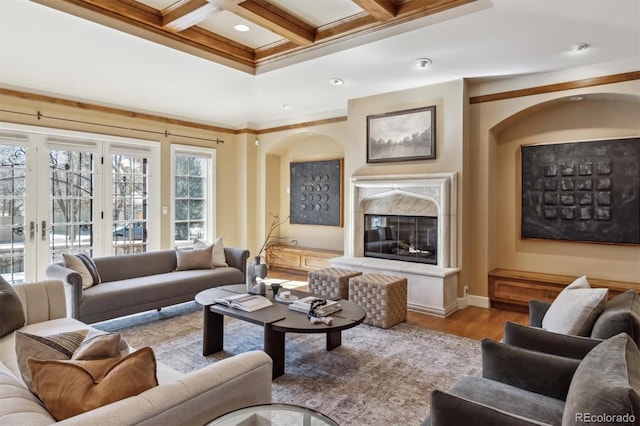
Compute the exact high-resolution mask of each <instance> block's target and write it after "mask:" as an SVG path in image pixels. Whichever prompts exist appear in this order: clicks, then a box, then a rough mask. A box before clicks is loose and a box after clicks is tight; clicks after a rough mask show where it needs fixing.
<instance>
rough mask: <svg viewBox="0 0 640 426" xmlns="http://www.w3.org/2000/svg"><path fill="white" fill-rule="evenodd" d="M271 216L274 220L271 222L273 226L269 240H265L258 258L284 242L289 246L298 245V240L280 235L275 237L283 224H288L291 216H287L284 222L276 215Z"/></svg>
mask: <svg viewBox="0 0 640 426" xmlns="http://www.w3.org/2000/svg"><path fill="white" fill-rule="evenodd" d="M269 216H271V217H272V218H273V220H272V221H271V226H270V227H269V233H268V234H267V238H265V240H264V243H263V244H262V247H260V251H258V256H261V255H262V253H263V252H264V251H265V250H266V249H267V248H269V247H271V246H275V245H279V244H281V243H282V242H284V241H287V243H288V244H289V245H294V246H297V245H298V240H292V239H289V237H283V236H280V235H277V236H276V235H273V233H274V232H275V231H276V230H277V229H278V228H280V226H282V224H284V223H286V222H287V221H288V220H289V217H290V216H287V217H286V218H285V219H284V220H280V216H279V215H274V214H272V213H269Z"/></svg>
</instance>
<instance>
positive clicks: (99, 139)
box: [0, 122, 162, 281]
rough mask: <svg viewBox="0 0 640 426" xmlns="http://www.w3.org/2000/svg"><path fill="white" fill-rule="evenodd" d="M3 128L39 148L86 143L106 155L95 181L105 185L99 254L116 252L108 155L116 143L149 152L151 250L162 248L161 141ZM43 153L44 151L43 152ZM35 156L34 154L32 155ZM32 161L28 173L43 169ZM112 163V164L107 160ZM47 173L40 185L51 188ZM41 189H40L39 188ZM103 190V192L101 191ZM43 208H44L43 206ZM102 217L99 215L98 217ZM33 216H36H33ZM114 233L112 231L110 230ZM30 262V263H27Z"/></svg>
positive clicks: (100, 201) (26, 127) (39, 273)
mask: <svg viewBox="0 0 640 426" xmlns="http://www.w3.org/2000/svg"><path fill="white" fill-rule="evenodd" d="M0 132H11V135H5V136H13V137H17V138H23V137H24V138H26V139H27V140H28V141H29V144H33V147H34V149H35V150H47V149H49V148H51V147H54V148H62V149H64V148H65V146H66V147H68V148H72V147H74V146H75V147H81V146H84V147H85V149H87V148H88V149H89V150H90V151H92V152H95V154H96V155H98V156H102V158H103V159H104V160H103V161H102V162H101V161H100V160H99V159H96V161H97V163H96V170H95V175H94V176H95V179H96V181H95V184H96V185H101V190H100V191H101V197H100V199H95V200H94V202H95V203H96V212H97V213H98V214H99V213H100V212H102V214H103V220H102V221H100V223H99V225H98V227H97V229H99V231H98V232H97V233H96V235H95V238H96V242H95V244H94V250H95V255H98V256H102V255H110V254H112V245H111V242H112V238H108V235H106V233H107V232H110V230H111V229H112V228H113V227H112V226H111V221H112V219H111V217H112V211H113V207H112V203H113V184H112V180H113V177H112V173H111V170H112V166H111V163H108V162H107V159H109V160H111V154H112V152H113V151H112V150H113V148H114V147H117V148H118V149H121V150H128V151H129V152H130V153H131V152H144V153H145V154H148V155H149V159H150V163H151V164H150V165H149V194H150V196H149V204H148V207H149V222H148V228H147V229H148V235H149V239H148V244H147V248H148V250H150V251H151V250H159V249H160V246H161V238H160V232H161V229H162V228H161V223H160V222H161V216H160V196H161V193H160V192H161V182H160V177H161V175H162V174H161V168H160V167H161V164H160V142H159V141H153V140H142V139H134V138H128V137H121V136H111V135H104V134H99V133H90V132H82V131H76V130H64V129H55V128H50V127H41V126H31V125H26V124H15V123H7V122H0ZM40 155H42V154H40ZM31 158H32V159H33V158H34V157H33V154H32V156H31ZM28 161H30V164H31V166H30V169H29V171H28V173H32V172H33V173H35V172H38V171H39V170H37V169H36V170H33V165H35V164H36V163H35V162H33V160H28ZM106 163H108V164H106ZM47 179H48V170H47V177H43V176H38V180H39V182H40V187H45V188H48V186H44V185H45V183H44V182H45V181H46V180H47ZM39 190H40V189H39ZM99 193H100V192H99ZM37 196H38V194H34V193H33V191H31V193H27V202H29V203H32V202H33V201H32V200H33V199H35V198H36V197H37ZM41 210H42V209H41ZM38 216H39V217H38V218H37V219H35V220H36V222H37V223H39V222H41V221H42V217H43V213H42V211H40V212H39V213H38ZM98 219H99V218H98ZM98 219H97V220H98ZM29 220H34V219H33V218H30V219H29ZM109 235H110V234H109ZM25 266H26V264H25ZM43 278H45V277H44V276H43V271H37V273H36V276H30V277H29V280H30V281H33V280H36V279H43Z"/></svg>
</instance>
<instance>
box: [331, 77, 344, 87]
mask: <svg viewBox="0 0 640 426" xmlns="http://www.w3.org/2000/svg"><path fill="white" fill-rule="evenodd" d="M329 83H331V84H333V85H334V86H342V85H343V84H344V80H342V79H340V78H331V79H329Z"/></svg>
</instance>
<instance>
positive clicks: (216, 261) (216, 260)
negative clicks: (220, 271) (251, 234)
mask: <svg viewBox="0 0 640 426" xmlns="http://www.w3.org/2000/svg"><path fill="white" fill-rule="evenodd" d="M208 245H209V244H208V243H207V242H205V241H200V240H199V239H197V238H196V239H195V240H194V241H193V248H194V249H201V248H205V247H207V246H208ZM211 260H212V262H213V266H214V267H221V266H229V265H228V264H227V257H226V256H225V255H224V243H223V241H222V237H218V238H216V239H215V241H214V242H213V255H212V258H211Z"/></svg>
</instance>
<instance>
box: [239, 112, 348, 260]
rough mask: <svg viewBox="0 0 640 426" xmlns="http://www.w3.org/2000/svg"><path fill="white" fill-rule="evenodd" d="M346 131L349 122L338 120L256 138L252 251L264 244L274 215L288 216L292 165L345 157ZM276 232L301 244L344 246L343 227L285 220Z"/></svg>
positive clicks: (332, 248) (336, 247)
mask: <svg viewBox="0 0 640 426" xmlns="http://www.w3.org/2000/svg"><path fill="white" fill-rule="evenodd" d="M345 130H346V122H345V121H338V122H336V123H329V124H322V125H312V126H308V127H305V128H304V129H290V130H284V131H280V132H273V133H265V134H261V135H259V136H258V137H257V139H258V140H259V142H260V143H259V145H258V146H257V147H254V148H255V151H256V153H257V156H258V158H259V160H258V163H259V164H258V171H259V172H258V177H257V182H256V187H257V188H258V192H259V193H258V195H257V198H258V207H257V209H256V216H255V220H256V223H257V233H256V235H255V240H253V241H249V243H248V246H249V247H250V250H251V251H252V253H257V252H258V250H259V247H260V246H261V245H262V244H263V242H264V240H265V238H266V235H267V233H268V231H269V227H270V225H271V223H272V215H278V216H279V217H280V219H281V220H284V219H286V218H287V217H288V216H289V193H288V192H287V189H288V188H289V186H290V185H289V179H290V176H289V174H290V170H289V164H290V163H291V162H299V161H320V160H335V159H340V158H344V151H345V147H344V145H345V143H346V142H345V141H346V132H345ZM254 139H255V138H254ZM345 176H346V175H345ZM345 179H346V177H345ZM274 235H276V236H280V237H283V238H284V239H283V241H287V240H292V239H293V240H296V241H298V245H300V246H302V247H313V248H322V249H330V250H342V248H343V245H344V228H342V227H339V226H319V225H296V224H289V223H288V221H285V223H283V224H282V226H281V227H280V228H279V229H278V230H277V231H276V232H275V233H274ZM251 247H253V248H251Z"/></svg>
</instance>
